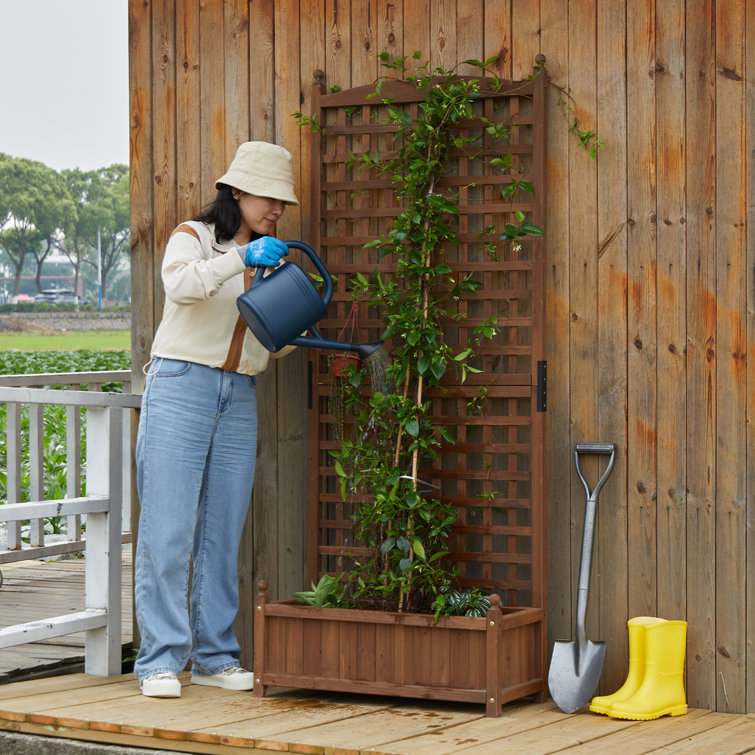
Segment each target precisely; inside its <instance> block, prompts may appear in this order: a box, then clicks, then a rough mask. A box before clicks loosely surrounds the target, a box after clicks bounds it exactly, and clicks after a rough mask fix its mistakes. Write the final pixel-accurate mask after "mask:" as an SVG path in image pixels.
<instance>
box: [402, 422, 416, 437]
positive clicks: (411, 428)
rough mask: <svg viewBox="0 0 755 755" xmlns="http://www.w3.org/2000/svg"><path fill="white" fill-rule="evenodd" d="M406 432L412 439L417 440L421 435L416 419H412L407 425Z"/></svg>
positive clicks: (405, 426)
mask: <svg viewBox="0 0 755 755" xmlns="http://www.w3.org/2000/svg"><path fill="white" fill-rule="evenodd" d="M404 430H406V432H407V433H408V434H409V435H411V436H412V438H416V437H417V436H418V435H419V422H417V420H416V419H410V420H409V421H408V422H407V423H406V424H405V425H404Z"/></svg>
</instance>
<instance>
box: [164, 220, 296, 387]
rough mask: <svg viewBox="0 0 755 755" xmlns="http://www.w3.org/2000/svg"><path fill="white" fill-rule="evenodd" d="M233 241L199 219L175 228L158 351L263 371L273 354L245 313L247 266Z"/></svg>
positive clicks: (167, 253)
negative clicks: (240, 305) (240, 301)
mask: <svg viewBox="0 0 755 755" xmlns="http://www.w3.org/2000/svg"><path fill="white" fill-rule="evenodd" d="M236 248H237V247H236V244H235V243H234V242H233V241H230V242H227V243H223V244H221V243H219V242H217V241H216V240H215V228H214V226H213V225H206V224H205V223H199V222H197V221H193V220H192V221H189V222H186V223H182V224H181V225H180V226H178V228H176V230H175V231H173V234H172V236H171V237H170V240H169V241H168V244H167V246H166V247H165V257H164V258H163V264H162V280H163V286H164V288H165V306H164V308H163V317H162V321H161V322H160V326H159V327H158V329H157V333H156V334H155V339H154V341H153V344H152V356H153V357H164V358H166V359H180V360H184V361H188V362H196V363H198V364H205V365H208V366H210V367H220V368H223V369H226V370H230V371H232V372H240V373H243V374H245V375H256V374H257V373H259V372H262V371H263V370H264V369H265V368H266V367H267V364H268V360H269V359H270V357H271V356H273V357H276V358H277V357H280V356H283V355H285V354H287V353H289V352H290V351H291V350H292V349H293V348H294V347H286V348H285V349H281V350H280V351H278V352H276V353H275V354H271V353H270V352H269V351H268V350H267V349H265V348H264V346H262V344H260V342H259V341H258V340H257V339H256V338H255V337H254V335H253V334H252V332H251V331H250V330H249V328H248V327H247V326H246V325H245V324H244V322H243V320H241V318H240V316H239V311H238V309H237V307H236V299H237V298H238V297H239V296H240V295H241V294H242V293H243V292H244V274H243V273H244V270H245V269H246V268H245V265H244V262H243V260H242V259H241V256H240V255H239V254H238V252H237V251H236Z"/></svg>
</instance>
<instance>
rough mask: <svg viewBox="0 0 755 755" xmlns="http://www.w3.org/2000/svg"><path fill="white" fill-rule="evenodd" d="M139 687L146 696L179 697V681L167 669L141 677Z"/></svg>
mask: <svg viewBox="0 0 755 755" xmlns="http://www.w3.org/2000/svg"><path fill="white" fill-rule="evenodd" d="M139 688H140V689H141V691H142V694H143V695H145V696H146V697H181V682H179V681H178V677H177V676H176V675H175V674H171V673H170V672H169V671H161V672H160V673H158V674H152V676H148V677H146V678H145V679H142V680H141V681H140V682H139Z"/></svg>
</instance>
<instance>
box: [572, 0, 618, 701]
mask: <svg viewBox="0 0 755 755" xmlns="http://www.w3.org/2000/svg"><path fill="white" fill-rule="evenodd" d="M597 32H598V39H599V40H600V41H601V43H600V44H599V45H598V61H597V87H598V91H599V92H600V97H599V98H598V118H597V126H598V133H599V134H601V135H602V134H606V133H610V134H611V135H612V139H611V142H610V144H607V145H605V148H604V149H603V148H601V151H600V159H599V160H598V196H599V201H598V248H597V258H598V325H599V334H598V422H599V432H598V436H599V437H600V439H601V441H602V442H607V443H616V444H617V445H618V447H619V453H618V458H617V459H616V465H615V468H614V471H613V474H612V476H611V478H610V479H609V481H608V484H607V485H606V487H605V488H604V491H603V493H601V496H600V513H599V515H598V531H597V537H598V543H599V552H598V574H599V575H600V576H599V577H598V580H597V584H596V593H595V595H596V599H597V601H598V604H599V611H598V614H599V627H600V639H601V640H604V641H605V643H606V658H605V661H604V664H603V674H602V677H601V687H600V688H601V690H602V691H603V692H604V693H607V694H610V693H611V692H614V691H615V690H617V689H618V688H619V687H620V686H621V685H622V683H623V682H624V679H625V678H626V668H627V658H628V636H627V628H626V622H627V619H628V618H629V616H628V615H627V614H628V605H627V600H626V596H627V593H628V588H629V584H628V568H627V556H628V543H627V527H628V522H627V507H626V494H625V491H626V485H627V466H626V448H627V423H626V416H627V386H628V379H627V276H628V273H627V222H626V220H627V186H626V181H625V180H624V171H625V169H626V161H627V147H626V136H627V105H626V99H625V98H626V88H625V82H626V47H625V45H626V22H625V19H624V16H623V14H619V13H617V12H616V8H615V6H612V5H611V4H603V3H601V4H599V6H598V16H597ZM586 157H587V155H582V159H583V160H584V159H586Z"/></svg>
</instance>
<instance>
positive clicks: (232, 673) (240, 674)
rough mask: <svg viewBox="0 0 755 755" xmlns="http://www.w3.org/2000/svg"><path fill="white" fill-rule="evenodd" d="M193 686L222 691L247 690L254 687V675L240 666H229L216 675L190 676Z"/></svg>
mask: <svg viewBox="0 0 755 755" xmlns="http://www.w3.org/2000/svg"><path fill="white" fill-rule="evenodd" d="M191 681H192V683H193V684H204V685H206V686H208V687H222V688H223V689H235V690H247V689H252V688H253V687H254V674H253V673H252V672H251V671H246V670H245V669H243V668H241V666H231V668H227V669H225V671H221V672H220V673H218V674H210V675H209V676H201V675H198V674H192V675H191Z"/></svg>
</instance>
